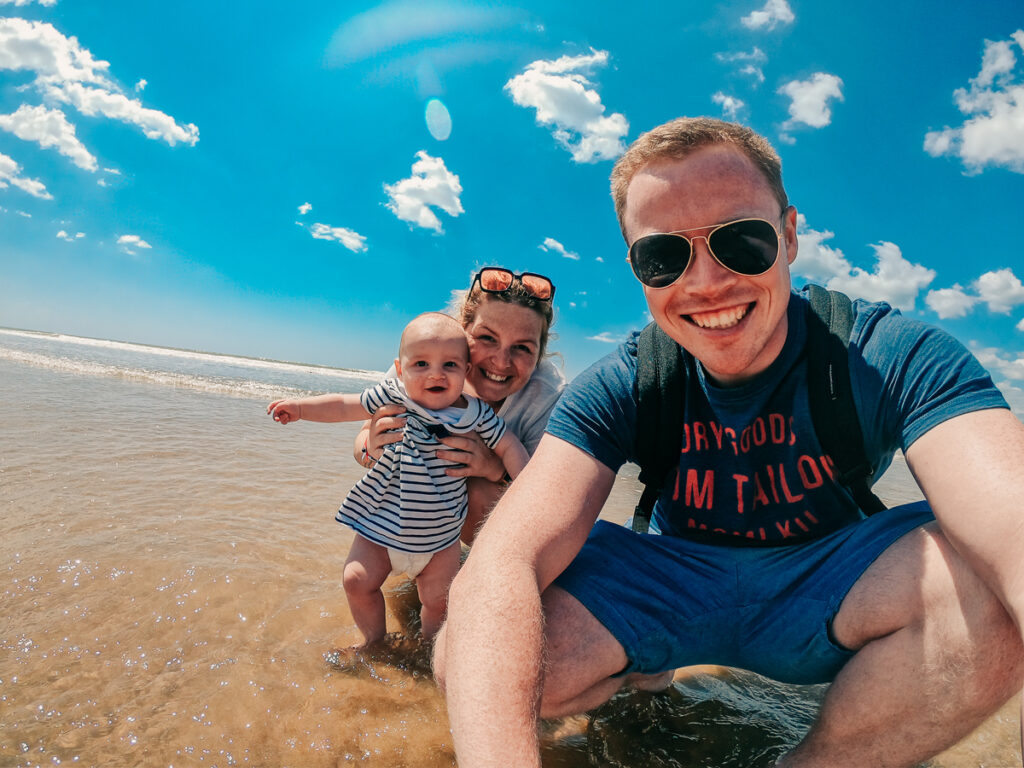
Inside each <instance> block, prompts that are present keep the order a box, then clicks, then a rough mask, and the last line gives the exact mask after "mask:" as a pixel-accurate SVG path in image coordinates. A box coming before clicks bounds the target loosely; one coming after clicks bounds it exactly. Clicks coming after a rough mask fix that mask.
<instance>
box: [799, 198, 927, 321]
mask: <svg viewBox="0 0 1024 768" xmlns="http://www.w3.org/2000/svg"><path fill="white" fill-rule="evenodd" d="M797 232H798V234H797V237H798V239H799V249H798V251H797V253H798V256H797V259H796V261H794V262H793V266H792V271H793V273H794V274H798V275H802V276H804V277H806V278H808V279H810V280H811V281H813V282H819V283H823V284H824V285H825V287H827V288H830V289H832V290H836V291H842V292H843V293H846V294H849V295H850V296H851V297H853V298H862V299H868V300H870V301H887V302H889V303H890V304H892V305H893V306H894V307H899V308H900V309H905V310H911V309H913V308H914V304H915V302H916V300H917V295H918V294H919V293H920V292H921V291H922V290H924V289H925V288H927V287H928V285H929V284H930V283H931V282H932V280H934V279H935V272H934V270H931V269H928V268H927V267H923V266H921V265H920V264H914V263H912V262H909V261H907V260H906V259H905V258H903V254H902V253H901V252H900V249H899V247H898V246H896V245H895V244H893V243H888V242H881V243H878V244H877V245H872V246H871V247H872V248H873V249H874V251H875V267H874V269H873V270H872V271H871V272H868V271H867V270H865V269H862V268H860V267H855V266H853V265H852V264H851V263H850V262H849V260H848V259H847V258H846V256H844V255H843V252H842V251H840V250H839V249H837V248H832V247H831V246H828V245H825V243H824V241H826V240H830V239H832V237H833V236H834V235H833V234H832V233H831V232H828V231H823V232H818V231H815V230H812V229H809V228H808V227H807V221H806V219H805V218H804V217H803V216H802V215H801V216H799V217H798V220H797Z"/></svg>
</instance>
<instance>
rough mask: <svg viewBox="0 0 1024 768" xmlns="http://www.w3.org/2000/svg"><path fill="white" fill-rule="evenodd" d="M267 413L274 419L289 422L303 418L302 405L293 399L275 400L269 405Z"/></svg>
mask: <svg viewBox="0 0 1024 768" xmlns="http://www.w3.org/2000/svg"><path fill="white" fill-rule="evenodd" d="M267 413H269V414H270V415H271V416H272V417H273V418H274V421H277V422H280V423H281V424H287V423H289V422H291V421H298V420H299V419H301V418H302V406H301V405H299V404H298V403H296V402H295V401H293V400H275V401H274V402H272V403H271V404H270V405H268V406H267Z"/></svg>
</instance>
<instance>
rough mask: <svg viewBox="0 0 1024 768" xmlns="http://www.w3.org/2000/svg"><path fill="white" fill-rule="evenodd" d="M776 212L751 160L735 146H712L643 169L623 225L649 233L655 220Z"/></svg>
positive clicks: (632, 186) (629, 197)
mask: <svg viewBox="0 0 1024 768" xmlns="http://www.w3.org/2000/svg"><path fill="white" fill-rule="evenodd" d="M777 207H778V204H777V202H775V195H774V193H773V191H772V188H771V185H770V184H769V183H768V180H767V179H766V178H765V176H764V174H763V173H762V172H761V170H760V169H759V168H758V167H757V166H756V165H755V164H754V162H753V160H751V159H750V158H749V157H748V156H747V155H746V154H744V153H743V152H742V151H741V150H739V149H738V148H736V147H733V146H732V145H729V144H714V145H710V146H708V147H701V148H700V149H698V150H695V151H694V152H692V153H690V154H688V155H686V156H685V157H661V158H656V159H654V160H652V161H651V162H650V163H648V164H647V165H645V166H644V167H643V168H641V169H640V170H639V171H638V172H637V173H636V175H634V177H633V179H632V180H631V181H630V183H629V187H628V191H627V195H626V208H625V212H624V213H625V215H624V221H625V225H626V228H627V229H628V230H633V229H634V228H636V227H643V228H647V227H650V226H651V225H652V224H651V223H650V222H648V221H647V219H649V218H652V217H653V218H658V219H660V218H665V217H671V218H674V217H689V216H691V215H693V216H696V217H698V218H700V217H701V216H710V217H711V218H712V219H714V218H715V216H716V213H718V212H720V215H721V216H724V217H725V218H722V219H721V221H728V220H730V219H733V218H738V217H741V216H746V215H754V214H759V215H765V214H768V213H769V212H770V209H773V208H777ZM762 208H764V209H765V210H761V209H762ZM692 223H693V225H694V226H701V225H704V224H714V223H718V222H717V221H714V220H708V221H704V220H701V221H696V222H692ZM675 228H676V229H678V228H679V227H675Z"/></svg>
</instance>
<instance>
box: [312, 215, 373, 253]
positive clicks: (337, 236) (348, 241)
mask: <svg viewBox="0 0 1024 768" xmlns="http://www.w3.org/2000/svg"><path fill="white" fill-rule="evenodd" d="M309 233H310V234H311V235H312V236H313V237H315V238H316V239H317V240H333V241H334V242H336V243H341V244H342V245H344V246H345V247H346V248H348V249H349V250H350V251H352V252H353V253H359V252H360V251H365V250H366V237H365V236H363V235H360V234H359V233H358V232H356V231H355V230H352V229H348V228H347V227H330V226H328V225H326V224H320V223H319V222H317V223H316V224H314V225H313V226H311V227H310V228H309Z"/></svg>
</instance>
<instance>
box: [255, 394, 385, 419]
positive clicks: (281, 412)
mask: <svg viewBox="0 0 1024 768" xmlns="http://www.w3.org/2000/svg"><path fill="white" fill-rule="evenodd" d="M267 413H269V414H270V415H271V416H272V417H273V418H274V421H279V422H281V423H282V424H289V423H291V422H293V421H298V420H299V419H305V420H306V421H326V422H335V421H362V420H363V419H366V418H369V416H370V413H369V412H368V411H367V410H366V409H365V408H363V406H362V404H361V403H360V402H359V395H358V394H348V395H339V394H331V395H317V396H316V397H301V398H297V399H294V400H275V401H274V402H272V403H271V404H270V405H268V406H267Z"/></svg>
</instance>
